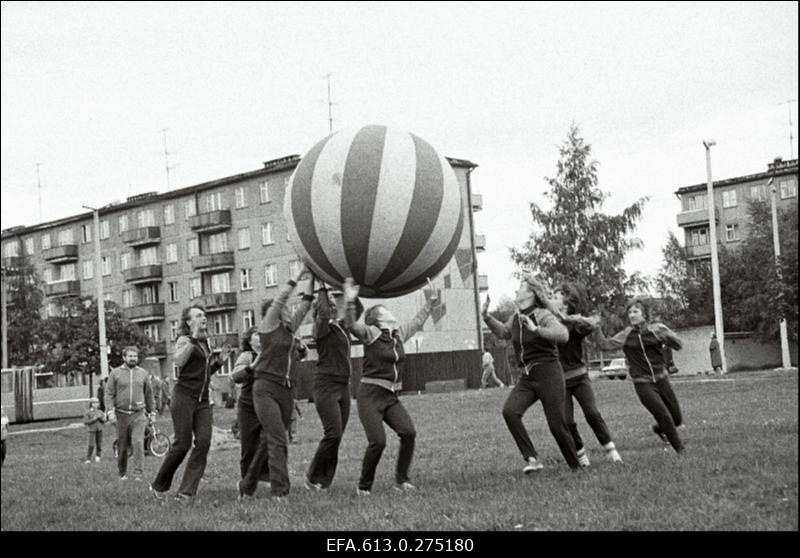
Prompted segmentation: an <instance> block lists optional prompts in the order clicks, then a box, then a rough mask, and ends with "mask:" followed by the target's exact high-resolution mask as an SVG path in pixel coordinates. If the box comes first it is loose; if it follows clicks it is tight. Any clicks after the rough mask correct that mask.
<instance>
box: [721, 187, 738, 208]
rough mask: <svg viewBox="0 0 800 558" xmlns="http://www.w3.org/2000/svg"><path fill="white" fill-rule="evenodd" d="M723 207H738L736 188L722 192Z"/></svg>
mask: <svg viewBox="0 0 800 558" xmlns="http://www.w3.org/2000/svg"><path fill="white" fill-rule="evenodd" d="M722 207H736V190H725V191H724V192H722Z"/></svg>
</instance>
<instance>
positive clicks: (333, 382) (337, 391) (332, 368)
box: [306, 283, 364, 491]
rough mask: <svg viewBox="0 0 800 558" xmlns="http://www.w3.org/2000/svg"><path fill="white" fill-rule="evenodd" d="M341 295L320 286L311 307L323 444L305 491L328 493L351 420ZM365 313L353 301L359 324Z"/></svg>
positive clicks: (315, 393)
mask: <svg viewBox="0 0 800 558" xmlns="http://www.w3.org/2000/svg"><path fill="white" fill-rule="evenodd" d="M343 298H344V293H342V291H335V292H333V293H331V294H330V295H329V294H328V289H327V287H326V286H325V284H324V283H323V285H322V287H321V288H320V290H319V294H318V295H317V302H316V305H315V307H314V329H313V335H314V340H315V341H316V344H317V355H318V357H317V366H316V371H315V373H314V383H313V385H312V391H311V393H312V396H313V398H314V407H316V409H317V414H318V415H319V418H320V421H321V422H322V430H323V435H322V440H320V442H319V445H318V446H317V451H316V453H315V454H314V457H313V459H312V460H311V465H310V466H309V467H308V473H306V488H308V489H310V490H317V491H319V490H327V489H328V488H330V486H331V483H332V482H333V477H334V475H335V474H336V466H337V464H338V462H339V444H340V443H341V441H342V436H344V430H345V428H346V427H347V421H348V419H349V418H350V376H351V375H352V372H353V369H352V366H351V364H350V332H349V331H348V330H347V324H346V323H345V313H346V312H347V305H346V304H345V303H344V300H343ZM363 311H364V307H363V306H361V301H360V300H358V299H356V316H355V319H356V320H358V319H359V318H360V317H361V314H362V313H363Z"/></svg>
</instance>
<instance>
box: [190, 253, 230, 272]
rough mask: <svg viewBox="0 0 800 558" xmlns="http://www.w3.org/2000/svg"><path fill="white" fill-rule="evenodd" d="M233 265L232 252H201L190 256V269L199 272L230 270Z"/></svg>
mask: <svg viewBox="0 0 800 558" xmlns="http://www.w3.org/2000/svg"><path fill="white" fill-rule="evenodd" d="M233 267H234V266H233V252H218V253H216V254H202V255H200V256H195V257H193V258H192V269H193V270H194V271H199V272H201V273H207V272H209V271H230V270H231V269H233Z"/></svg>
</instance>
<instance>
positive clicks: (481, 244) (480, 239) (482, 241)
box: [475, 234, 486, 252]
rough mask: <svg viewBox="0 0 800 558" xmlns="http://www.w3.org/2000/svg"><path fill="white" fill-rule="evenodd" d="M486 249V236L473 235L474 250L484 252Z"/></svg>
mask: <svg viewBox="0 0 800 558" xmlns="http://www.w3.org/2000/svg"><path fill="white" fill-rule="evenodd" d="M485 250H486V236H484V235H482V234H476V235H475V251H476V252H484V251H485Z"/></svg>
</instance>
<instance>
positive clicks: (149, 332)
mask: <svg viewBox="0 0 800 558" xmlns="http://www.w3.org/2000/svg"><path fill="white" fill-rule="evenodd" d="M143 329H144V335H145V337H147V338H148V339H150V340H152V341H160V340H161V334H160V333H159V331H158V324H147V325H146V326H144V328H143Z"/></svg>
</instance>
